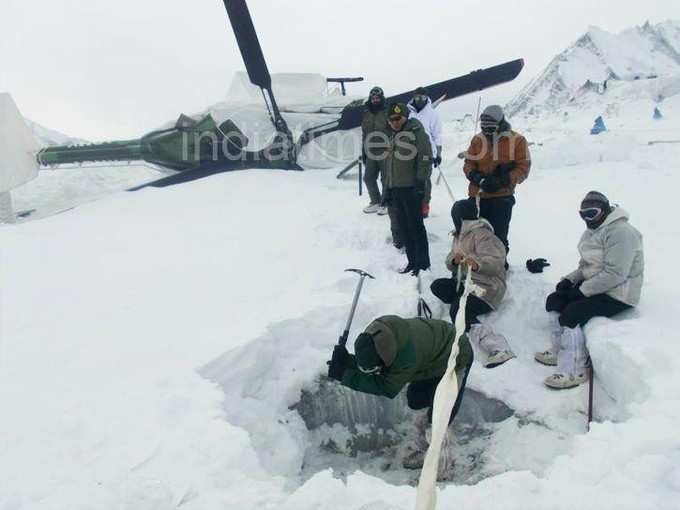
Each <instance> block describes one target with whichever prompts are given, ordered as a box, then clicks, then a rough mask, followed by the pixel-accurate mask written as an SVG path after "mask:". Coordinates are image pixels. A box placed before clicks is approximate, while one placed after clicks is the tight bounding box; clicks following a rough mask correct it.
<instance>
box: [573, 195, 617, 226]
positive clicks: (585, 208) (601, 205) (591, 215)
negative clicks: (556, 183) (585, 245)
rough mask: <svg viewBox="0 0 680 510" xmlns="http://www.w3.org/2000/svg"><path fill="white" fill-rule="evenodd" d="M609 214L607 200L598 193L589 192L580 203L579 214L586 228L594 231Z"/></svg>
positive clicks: (609, 207) (610, 209)
mask: <svg viewBox="0 0 680 510" xmlns="http://www.w3.org/2000/svg"><path fill="white" fill-rule="evenodd" d="M611 212H612V207H611V205H610V204H609V199H608V198H607V197H606V196H605V195H604V194H603V193H600V192H599V191H590V192H588V194H587V195H586V196H585V198H584V199H583V201H582V202H581V210H580V211H579V214H580V216H581V219H582V220H583V221H585V222H586V226H587V227H588V228H589V229H591V230H595V229H596V228H598V227H599V226H600V225H602V224H603V223H604V221H605V220H606V219H607V216H609V214H610V213H611Z"/></svg>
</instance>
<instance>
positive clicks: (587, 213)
mask: <svg viewBox="0 0 680 510" xmlns="http://www.w3.org/2000/svg"><path fill="white" fill-rule="evenodd" d="M578 213H579V214H580V215H581V218H583V219H584V220H586V221H593V220H596V219H597V218H599V217H600V215H601V214H602V209H601V208H600V207H587V208H585V209H580V210H579V212H578Z"/></svg>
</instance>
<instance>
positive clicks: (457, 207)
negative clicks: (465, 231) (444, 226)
mask: <svg viewBox="0 0 680 510" xmlns="http://www.w3.org/2000/svg"><path fill="white" fill-rule="evenodd" d="M478 217H479V214H478V213H477V203H476V202H475V199H474V198H468V199H465V200H459V201H458V202H456V203H455V204H453V207H452V208H451V218H452V219H453V224H454V226H455V227H456V232H458V233H460V230H461V228H462V226H463V220H476V219H477V218H478Z"/></svg>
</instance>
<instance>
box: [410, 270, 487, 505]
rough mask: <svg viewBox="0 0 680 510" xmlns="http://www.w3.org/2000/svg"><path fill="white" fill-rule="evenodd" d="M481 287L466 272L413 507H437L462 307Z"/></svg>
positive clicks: (462, 321)
mask: <svg viewBox="0 0 680 510" xmlns="http://www.w3.org/2000/svg"><path fill="white" fill-rule="evenodd" d="M482 292H483V290H482V289H481V288H480V287H478V286H477V285H475V284H474V283H472V271H468V274H467V278H466V279H465V291H464V292H463V295H462V296H461V298H460V308H459V309H458V313H457V314H456V337H455V339H454V341H453V345H452V346H451V354H450V355H449V362H448V365H447V367H446V373H445V374H444V376H443V377H442V379H441V381H439V384H438V385H437V390H436V392H435V395H434V404H433V408H432V439H431V441H430V446H429V448H428V449H427V453H426V454H425V462H424V463H423V470H422V471H421V472H420V480H419V481H418V490H417V493H416V510H434V509H435V508H436V506H437V471H438V467H439V456H440V454H441V450H442V443H443V442H444V438H445V436H446V433H447V431H448V428H449V418H450V417H451V412H452V411H453V406H454V404H455V402H456V398H457V397H458V392H459V390H460V389H459V388H458V378H457V377H456V360H457V358H458V353H459V352H460V346H459V341H460V338H461V337H462V336H463V335H464V334H465V308H466V306H467V299H468V296H469V295H470V294H472V293H475V294H480V293H482Z"/></svg>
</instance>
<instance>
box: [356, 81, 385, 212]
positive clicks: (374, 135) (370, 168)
mask: <svg viewBox="0 0 680 510" xmlns="http://www.w3.org/2000/svg"><path fill="white" fill-rule="evenodd" d="M387 129H388V128H387V105H386V104H385V93H384V92H383V89H381V88H380V87H373V88H372V89H371V92H370V93H369V95H368V101H366V111H365V112H364V117H363V119H362V122H361V159H362V161H363V163H364V172H365V173H364V183H365V184H366V190H368V196H369V198H370V200H371V203H370V204H368V206H366V207H365V208H364V212H365V213H379V214H386V212H387V211H386V209H385V207H384V206H383V205H382V199H381V195H380V189H379V188H378V177H381V178H382V179H384V168H385V151H386V150H387Z"/></svg>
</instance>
